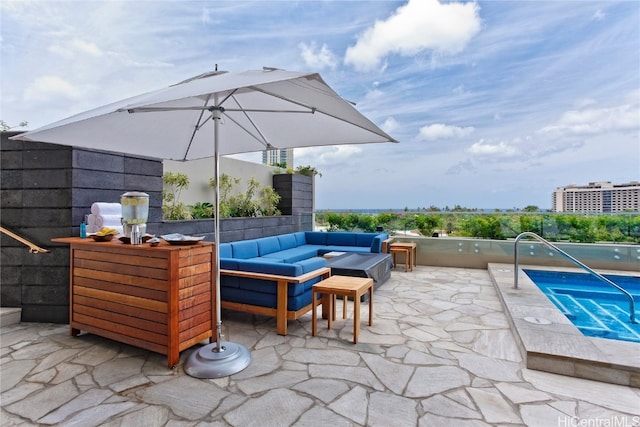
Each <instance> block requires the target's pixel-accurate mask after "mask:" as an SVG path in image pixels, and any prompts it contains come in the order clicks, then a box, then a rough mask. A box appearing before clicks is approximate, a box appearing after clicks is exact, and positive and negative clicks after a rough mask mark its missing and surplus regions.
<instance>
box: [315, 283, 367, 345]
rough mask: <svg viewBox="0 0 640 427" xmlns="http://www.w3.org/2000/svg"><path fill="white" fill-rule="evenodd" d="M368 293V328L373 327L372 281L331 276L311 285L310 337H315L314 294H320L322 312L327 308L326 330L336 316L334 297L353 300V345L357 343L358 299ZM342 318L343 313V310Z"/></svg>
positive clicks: (358, 324) (358, 330)
mask: <svg viewBox="0 0 640 427" xmlns="http://www.w3.org/2000/svg"><path fill="white" fill-rule="evenodd" d="M366 292H369V326H371V325H373V279H369V278H363V277H350V276H331V277H329V278H328V279H325V280H323V281H321V282H319V283H316V284H315V285H313V295H312V298H311V300H312V309H311V313H312V320H311V335H313V336H314V337H315V336H316V332H317V326H318V324H317V313H316V311H317V310H316V307H317V298H316V294H317V293H321V294H322V307H323V310H324V309H325V308H326V307H328V308H329V310H328V316H327V318H328V322H327V323H328V328H329V329H331V327H332V323H333V321H334V320H335V316H336V296H338V295H341V296H343V297H351V298H353V343H354V344H357V343H358V334H359V333H360V297H361V296H362V295H364V294H365V293H366ZM345 304H346V300H345ZM343 317H345V311H344V310H343Z"/></svg>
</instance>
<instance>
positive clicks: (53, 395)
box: [0, 266, 640, 427]
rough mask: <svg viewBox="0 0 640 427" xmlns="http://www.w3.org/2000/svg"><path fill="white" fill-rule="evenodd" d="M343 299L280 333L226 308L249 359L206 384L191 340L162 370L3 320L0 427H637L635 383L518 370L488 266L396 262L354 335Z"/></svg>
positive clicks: (56, 332) (152, 361) (148, 361)
mask: <svg viewBox="0 0 640 427" xmlns="http://www.w3.org/2000/svg"><path fill="white" fill-rule="evenodd" d="M339 304H340V303H339ZM349 309H350V311H349V317H348V318H347V319H346V320H342V319H340V318H339V319H338V320H337V321H336V322H335V323H334V328H333V329H332V330H330V331H329V330H327V329H326V322H325V321H321V322H320V323H319V325H318V336H316V337H312V336H311V314H308V315H306V316H304V317H303V318H301V319H299V320H297V321H290V322H289V335H288V336H286V337H282V336H278V335H277V334H276V333H275V319H272V318H267V317H258V316H251V315H246V314H243V313H234V312H230V311H224V312H223V316H224V320H225V323H224V325H225V329H227V330H228V331H230V336H229V337H228V338H227V339H228V340H229V341H232V342H238V343H241V344H244V345H246V346H247V347H249V348H250V349H251V350H252V355H253V362H252V363H251V365H250V366H249V367H248V368H246V369H245V370H244V371H242V372H240V373H238V374H235V375H232V376H230V377H226V378H220V379H211V380H207V379H204V380H203V379H196V378H192V377H189V376H187V375H186V374H185V373H184V371H183V369H182V363H184V360H185V359H186V357H187V356H188V354H189V353H190V350H188V351H185V352H183V354H182V355H181V356H182V357H181V363H180V365H179V366H177V367H176V368H175V369H173V370H169V369H167V368H166V358H165V357H164V356H161V355H158V354H155V353H151V352H148V351H145V350H141V349H137V348H134V347H131V346H128V345H124V344H120V343H117V342H114V341H110V340H108V339H105V338H101V337H98V336H95V335H91V334H82V335H80V336H79V337H71V336H69V329H68V326H67V325H54V324H40V323H38V324H32V323H20V324H16V325H11V326H6V327H2V328H0V340H1V354H0V357H1V359H0V392H1V394H0V402H1V412H0V425H2V426H3V427H4V426H7V427H8V426H36V425H38V426H40V425H60V426H82V427H90V426H110V427H111V426H112V427H128V426H131V427H139V426H199V427H204V426H239V427H240V426H242V427H246V426H326V425H331V426H336V427H337V426H364V425H366V426H385V427H387V426H450V425H455V426H489V425H501V426H518V425H527V426H545V427H547V426H577V425H619V426H625V427H628V426H640V417H639V416H638V414H640V389H637V388H632V387H626V386H622V385H615V384H608V383H601V382H596V381H590V380H586V379H580V378H572V377H565V376H560V375H556V374H551V373H547V372H541V371H534V370H529V369H526V368H525V366H524V363H523V360H522V357H521V355H520V352H519V350H518V347H517V345H516V342H515V339H514V336H513V334H512V332H511V331H510V329H509V323H508V321H507V319H506V317H505V315H504V312H503V308H502V305H501V304H500V301H499V299H498V296H497V294H496V291H495V289H494V288H493V286H492V284H491V281H490V278H489V275H488V273H487V271H485V270H474V269H458V268H440V267H423V266H418V267H417V268H416V269H415V270H414V272H410V273H405V272H401V271H394V272H393V273H392V277H391V279H390V280H389V281H388V282H387V283H385V284H384V285H383V286H381V287H380V288H379V289H377V290H376V293H375V295H374V324H373V326H367V325H366V322H363V325H362V329H361V332H360V335H359V340H358V341H359V342H358V344H356V345H354V344H352V339H353V336H352V334H353V323H352V317H353V316H352V314H353V313H352V312H351V310H352V305H351V304H350V306H349ZM367 310H368V306H365V305H363V306H362V316H361V318H362V319H367V318H368V317H367V315H368V314H367ZM340 312H341V309H340V307H339V308H338V313H340ZM581 423H582V424H581ZM586 423H591V424H586Z"/></svg>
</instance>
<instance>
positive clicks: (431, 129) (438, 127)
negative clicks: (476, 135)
mask: <svg viewBox="0 0 640 427" xmlns="http://www.w3.org/2000/svg"><path fill="white" fill-rule="evenodd" d="M473 131H474V128H473V126H467V127H460V126H449V125H445V124H442V123H436V124H433V125H428V126H423V127H421V128H420V133H419V138H420V139H421V140H425V141H435V140H438V139H452V138H463V137H465V136H467V135H470V134H471V133H473Z"/></svg>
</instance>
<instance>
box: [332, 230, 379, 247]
mask: <svg viewBox="0 0 640 427" xmlns="http://www.w3.org/2000/svg"><path fill="white" fill-rule="evenodd" d="M327 245H334V246H356V233H344V232H332V233H327ZM367 246H369V245H367Z"/></svg>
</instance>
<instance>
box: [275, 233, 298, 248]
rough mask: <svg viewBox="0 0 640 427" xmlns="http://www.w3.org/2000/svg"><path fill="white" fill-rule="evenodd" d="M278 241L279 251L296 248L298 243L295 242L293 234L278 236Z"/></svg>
mask: <svg viewBox="0 0 640 427" xmlns="http://www.w3.org/2000/svg"><path fill="white" fill-rule="evenodd" d="M278 240H279V241H280V250H281V251H284V250H285V249H291V248H295V247H297V246H298V242H297V241H296V236H295V235H294V234H283V235H280V236H278Z"/></svg>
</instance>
